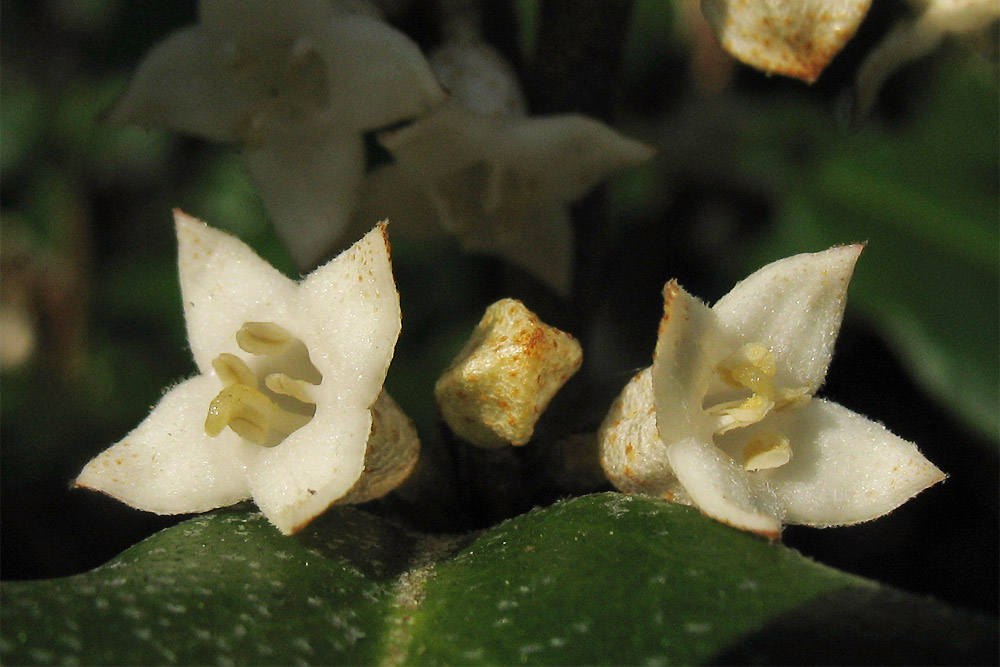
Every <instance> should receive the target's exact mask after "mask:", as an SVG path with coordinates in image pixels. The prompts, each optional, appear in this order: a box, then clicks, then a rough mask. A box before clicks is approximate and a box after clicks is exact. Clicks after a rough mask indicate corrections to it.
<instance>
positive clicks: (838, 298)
mask: <svg viewBox="0 0 1000 667" xmlns="http://www.w3.org/2000/svg"><path fill="white" fill-rule="evenodd" d="M863 248H864V246H863V245H861V244H855V245H847V246H837V247H835V248H830V249H829V250H825V251H823V252H817V253H804V254H801V255H795V256H793V257H786V258H785V259H781V260H778V261H776V262H772V263H771V264H768V265H767V266H765V267H763V268H761V269H760V270H758V271H756V272H755V273H753V274H751V275H750V276H749V277H747V278H746V279H744V280H742V281H740V282H739V283H737V284H736V286H735V287H733V289H732V290H731V291H730V292H729V293H728V294H726V295H725V296H724V297H722V298H721V299H719V301H718V303H716V304H715V305H714V306H713V307H712V311H713V312H714V313H715V314H716V315H717V316H718V319H719V322H720V323H721V324H722V326H724V327H725V328H726V329H728V330H729V331H731V332H733V333H735V334H736V335H738V336H739V338H740V340H741V341H742V342H744V343H761V344H763V345H765V346H767V347H768V348H769V349H770V351H771V352H772V353H773V354H774V357H775V361H776V363H777V368H778V374H777V376H776V382H777V384H778V386H783V387H788V388H798V387H806V388H808V390H809V393H810V394H811V393H813V392H815V391H816V389H818V388H819V386H820V385H821V384H823V378H824V377H825V376H826V369H827V367H828V366H829V365H830V358H831V356H832V355H833V345H834V343H835V342H836V340H837V334H838V333H839V331H840V323H841V321H842V320H843V316H844V306H845V305H846V302H847V296H846V295H847V285H848V283H849V282H850V279H851V274H852V273H853V271H854V264H855V262H856V261H857V259H858V257H859V256H860V255H861V251H862V249H863Z"/></svg>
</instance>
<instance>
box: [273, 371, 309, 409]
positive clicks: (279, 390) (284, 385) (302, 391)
mask: <svg viewBox="0 0 1000 667" xmlns="http://www.w3.org/2000/svg"><path fill="white" fill-rule="evenodd" d="M264 386H266V387H267V388H268V389H270V390H271V391H273V392H274V393H275V394H282V395H283V396H291V397H292V398H294V399H295V400H297V401H301V402H303V403H315V402H316V401H315V400H314V399H313V397H312V392H311V391H310V387H312V386H313V385H311V384H309V383H308V382H305V381H304V380H296V379H295V378H293V377H291V376H289V375H285V374H284V373H271V374H270V375H268V376H267V377H266V378H264Z"/></svg>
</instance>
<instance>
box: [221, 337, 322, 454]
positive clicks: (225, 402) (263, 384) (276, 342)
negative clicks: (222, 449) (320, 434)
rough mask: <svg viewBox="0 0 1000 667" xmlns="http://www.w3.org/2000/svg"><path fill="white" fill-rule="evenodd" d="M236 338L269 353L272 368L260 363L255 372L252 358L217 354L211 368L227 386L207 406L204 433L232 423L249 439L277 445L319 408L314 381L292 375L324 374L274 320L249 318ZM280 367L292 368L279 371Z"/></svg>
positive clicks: (249, 347)
mask: <svg viewBox="0 0 1000 667" xmlns="http://www.w3.org/2000/svg"><path fill="white" fill-rule="evenodd" d="M236 343H237V344H238V345H239V346H240V349H242V350H243V351H245V352H249V353H250V354H253V355H259V356H266V357H269V358H270V360H269V361H268V362H267V363H266V364H264V366H265V367H266V368H267V369H268V370H267V371H264V370H261V369H260V368H258V371H257V372H255V371H254V369H253V368H251V366H250V365H249V364H247V362H245V361H243V360H242V359H240V358H239V357H237V356H236V355H234V354H229V353H227V352H224V353H222V354H220V355H219V356H217V357H216V358H215V359H213V360H212V368H213V369H215V374H216V375H217V376H218V378H219V380H220V381H221V382H222V386H223V389H222V391H220V392H219V393H218V395H216V397H215V398H214V399H212V402H211V404H210V405H209V407H208V416H207V417H206V419H205V432H206V433H207V434H208V435H210V436H212V437H215V436H217V435H219V434H220V433H221V432H222V431H223V429H225V428H226V427H227V426H228V427H229V428H230V429H232V430H233V432H235V433H236V434H237V435H239V436H240V437H241V438H243V439H244V440H248V441H249V442H252V443H255V444H257V445H260V446H262V447H273V446H275V445H278V444H280V443H281V442H282V441H283V440H284V439H285V438H286V437H288V436H289V435H290V434H291V433H293V432H294V431H296V430H297V429H299V428H302V427H303V426H305V425H306V424H307V423H309V421H310V420H311V419H312V417H313V415H314V414H315V413H316V405H315V403H316V401H315V398H314V397H313V393H312V387H314V386H315V383H313V382H310V381H307V380H302V379H298V378H296V377H293V374H294V375H300V374H304V375H305V376H306V377H308V378H310V380H312V379H318V381H321V380H322V376H321V375H320V374H319V371H317V370H316V368H315V367H314V366H313V365H312V363H311V361H310V360H309V353H308V350H307V349H306V347H305V346H304V345H303V344H302V343H301V342H300V341H299V339H297V338H296V337H295V336H293V335H292V334H291V333H290V332H288V331H287V330H286V329H284V328H283V327H281V326H278V325H277V324H275V323H273V322H247V323H245V324H244V325H243V326H242V327H240V330H239V331H238V332H236ZM275 366H277V367H278V368H279V369H282V368H283V369H287V370H288V371H289V372H287V373H286V372H280V370H278V369H276V368H275ZM275 371H277V372H275ZM296 371H297V372H296Z"/></svg>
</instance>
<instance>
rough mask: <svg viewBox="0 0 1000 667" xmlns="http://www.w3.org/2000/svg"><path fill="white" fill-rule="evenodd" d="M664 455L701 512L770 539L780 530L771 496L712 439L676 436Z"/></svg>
mask: <svg viewBox="0 0 1000 667" xmlns="http://www.w3.org/2000/svg"><path fill="white" fill-rule="evenodd" d="M667 458H668V459H669V460H670V467H671V468H672V469H673V471H674V473H675V474H676V475H677V479H678V480H680V483H681V484H682V485H683V486H684V490H685V491H687V494H688V496H689V497H690V498H691V501H692V503H693V504H694V505H695V507H697V508H698V509H699V510H701V511H702V512H703V513H704V514H707V515H708V516H710V517H712V518H713V519H715V520H717V521H721V522H722V523H725V524H727V525H729V526H732V527H734V528H739V529H741V530H749V531H751V532H754V533H757V534H758V535H763V536H765V537H768V538H770V539H775V538H777V537H778V536H779V535H780V534H781V520H780V519H779V518H778V517H777V516H776V515H775V514H776V511H777V506H776V505H775V504H774V503H773V498H769V497H768V494H767V493H766V489H765V488H763V487H761V486H760V485H759V484H757V483H755V482H754V481H753V480H751V478H750V477H749V475H748V473H747V471H746V470H744V469H743V467H742V466H741V465H739V464H738V463H736V462H735V461H733V460H732V459H730V458H729V457H728V456H726V455H725V454H723V453H722V452H721V451H720V450H719V449H718V448H717V447H716V446H715V445H713V444H712V443H711V441H703V440H699V439H696V438H685V439H683V440H678V441H676V442H673V443H672V444H671V445H670V446H669V448H668V449H667Z"/></svg>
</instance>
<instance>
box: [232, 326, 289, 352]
mask: <svg viewBox="0 0 1000 667" xmlns="http://www.w3.org/2000/svg"><path fill="white" fill-rule="evenodd" d="M294 339H295V337H294V336H292V334H291V333H289V332H288V330H287V329H285V328H283V327H280V326H278V325H277V324H275V323H274V322H246V323H245V324H244V325H243V326H242V327H240V330H239V331H237V332H236V344H237V345H239V346H240V349H241V350H243V351H244V352H249V353H250V354H264V355H268V356H276V355H279V354H281V353H282V352H284V351H285V350H286V349H288V346H289V344H291V342H292V341H293V340H294Z"/></svg>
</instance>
